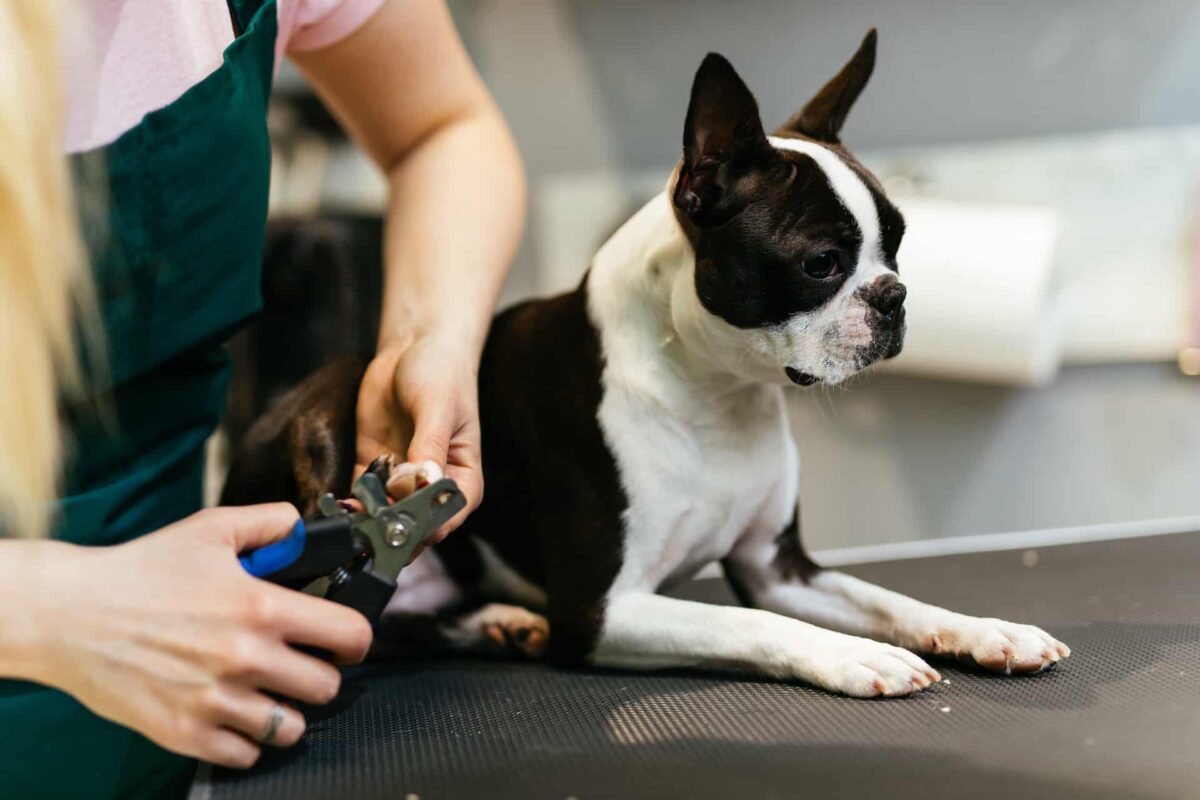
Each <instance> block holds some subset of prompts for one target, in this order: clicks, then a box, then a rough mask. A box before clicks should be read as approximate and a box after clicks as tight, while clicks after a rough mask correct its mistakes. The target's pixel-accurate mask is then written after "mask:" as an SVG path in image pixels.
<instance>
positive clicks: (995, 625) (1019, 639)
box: [924, 617, 1071, 675]
mask: <svg viewBox="0 0 1200 800" xmlns="http://www.w3.org/2000/svg"><path fill="white" fill-rule="evenodd" d="M924 644H925V647H924V649H925V650H927V651H928V652H931V653H936V654H937V655H945V656H953V657H954V658H957V659H959V660H960V661H973V662H974V663H976V664H978V665H979V666H981V667H983V668H985V669H990V670H993V671H995V672H1003V673H1005V674H1007V675H1011V674H1013V673H1024V672H1039V671H1040V670H1043V669H1045V668H1046V667H1049V666H1051V665H1053V664H1057V663H1058V662H1059V661H1061V660H1062V659H1064V658H1066V657H1067V656H1069V655H1071V648H1069V647H1067V646H1066V645H1065V644H1063V643H1062V642H1060V641H1058V640H1057V639H1055V638H1054V637H1053V636H1051V635H1050V634H1048V633H1046V632H1045V631H1044V630H1042V629H1041V628H1035V627H1034V626H1032V625H1021V624H1019V623H1016V622H1005V621H1004V620H1002V619H979V618H975V617H964V618H963V619H961V620H958V621H955V622H954V623H953V624H950V625H945V626H941V627H939V628H938V629H937V630H936V631H935V632H933V633H931V634H929V636H928V638H927V641H926V642H925V643H924Z"/></svg>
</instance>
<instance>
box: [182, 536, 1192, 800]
mask: <svg viewBox="0 0 1200 800" xmlns="http://www.w3.org/2000/svg"><path fill="white" fill-rule="evenodd" d="M979 538H980V539H981V540H982V539H987V540H992V541H994V542H995V543H996V544H998V545H1000V546H1004V547H1011V546H1012V543H1013V540H1006V539H1005V538H1003V537H979ZM1068 538H1072V537H1068ZM1074 538H1078V537H1074ZM1054 540H1055V539H1054V537H1051V538H1050V539H1049V540H1044V541H1042V543H1041V544H1040V545H1037V546H1034V544H1036V542H1035V541H1034V540H1031V539H1028V538H1027V539H1026V540H1025V542H1026V543H1027V544H1029V546H1028V547H1026V546H1022V547H1020V549H1015V550H1013V549H1005V550H999V551H992V552H976V553H969V554H963V553H960V554H956V555H943V556H931V557H921V558H908V559H905V560H896V561H889V562H882V563H870V564H857V565H852V566H847V567H844V568H845V569H846V571H848V572H851V573H853V574H855V575H858V576H860V577H862V578H866V579H868V580H872V581H877V582H879V583H882V584H884V585H886V586H888V587H890V588H893V589H897V590H899V591H902V592H905V593H908V594H912V595H915V596H917V597H919V598H921V599H924V600H928V601H930V602H934V603H938V604H941V605H944V606H948V607H950V608H953V609H956V610H959V611H963V612H967V613H972V614H979V615H995V616H999V617H1005V618H1009V619H1012V620H1015V621H1021V622H1030V623H1034V624H1038V625H1041V626H1042V627H1044V628H1046V629H1047V630H1049V631H1050V632H1051V633H1052V634H1054V635H1055V636H1057V637H1058V638H1059V639H1061V640H1062V641H1064V642H1066V643H1067V644H1068V645H1070V647H1071V648H1072V650H1073V655H1072V657H1071V658H1070V659H1068V660H1066V661H1064V662H1063V663H1062V664H1060V665H1059V666H1058V667H1057V668H1055V669H1052V670H1050V671H1048V672H1045V673H1042V674H1038V675H1032V676H1025V677H1011V678H1006V677H1003V676H996V675H988V674H983V673H979V672H976V671H973V670H971V669H968V668H964V667H959V666H958V665H956V664H952V663H948V662H943V661H939V660H933V664H934V665H935V666H936V667H937V668H938V669H939V670H940V671H941V673H942V675H943V677H944V678H945V680H944V682H943V683H942V684H940V685H938V686H935V687H933V688H932V689H929V690H927V691H924V692H920V693H918V694H915V695H913V696H911V697H907V698H901V699H894V700H852V699H848V698H844V697H836V696H834V695H830V694H826V693H824V692H821V691H818V690H815V689H810V688H808V687H805V686H797V685H787V684H782V683H774V682H769V681H763V680H754V679H745V678H739V679H735V678H730V677H726V676H717V675H711V674H696V673H685V672H670V673H651V674H631V673H624V672H606V671H598V670H570V671H567V670H558V669H553V668H549V667H546V666H543V665H539V664H518V663H507V662H498V661H497V662H487V661H473V660H446V661H426V662H408V663H396V664H388V665H375V666H369V667H362V668H357V669H355V670H352V671H349V672H348V673H347V676H346V680H345V684H344V689H343V692H342V695H341V697H340V698H339V700H338V701H336V702H335V705H334V707H331V708H328V709H322V710H320V711H317V712H314V713H313V714H311V715H310V726H309V731H308V734H307V735H306V737H305V739H304V741H303V743H302V744H301V745H299V746H297V747H296V748H294V749H292V750H290V751H271V752H269V753H268V754H266V755H265V756H264V758H263V760H262V762H261V763H260V764H259V765H258V766H257V767H256V768H255V769H254V770H252V771H250V772H248V773H241V774H239V773H237V772H233V771H228V770H211V771H210V770H207V769H202V770H201V771H200V773H199V774H198V776H197V780H196V783H195V786H194V787H193V790H192V800H239V799H240V798H279V799H280V800H300V799H302V798H328V797H335V798H347V799H349V798H381V799H382V798H388V800H393V799H395V800H414V797H415V798H419V800H447V798H472V799H474V798H486V800H505V799H507V798H514V799H515V798H520V799H521V800H526V799H529V800H536V799H537V798H554V799H555V800H566V799H567V798H577V800H598V799H599V798H612V799H613V800H624V799H625V798H672V797H680V798H714V800H715V799H717V798H720V800H729V798H737V799H738V800H741V798H746V800H750V799H751V798H797V797H813V798H822V800H823V799H824V798H831V797H833V798H838V797H847V798H858V797H868V796H873V797H888V798H892V797H913V798H916V797H943V796H954V797H969V798H972V800H982V799H983V798H1003V800H1015V799H1017V798H1040V797H1053V798H1056V800H1062V799H1063V798H1073V797H1078V798H1091V799H1092V800H1095V799H1096V798H1129V797H1153V798H1168V797H1169V798H1183V797H1200V533H1174V534H1161V535H1155V536H1144V537H1140V538H1120V539H1108V540H1104V541H1091V542H1076V543H1073V544H1058V545H1054V546H1046V541H1054ZM1057 540H1058V541H1061V540H1062V537H1058V539H1057ZM1017 541H1019V540H1017ZM909 555H911V553H909ZM681 594H683V595H685V596H689V597H693V598H700V599H706V600H713V601H717V602H729V601H730V599H731V598H730V596H729V595H728V593H727V591H726V590H725V588H724V586H723V585H722V584H721V583H720V582H719V581H715V580H707V581H697V582H694V583H693V584H691V585H689V586H688V587H687V589H686V590H685V591H684V592H681Z"/></svg>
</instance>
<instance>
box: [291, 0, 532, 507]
mask: <svg viewBox="0 0 1200 800" xmlns="http://www.w3.org/2000/svg"><path fill="white" fill-rule="evenodd" d="M296 62H297V64H298V65H299V66H300V68H301V69H302V70H303V71H304V73H305V74H306V75H307V76H308V78H309V79H310V81H311V82H312V84H313V86H314V87H315V88H316V89H317V91H318V92H319V93H320V95H321V96H322V97H323V98H324V99H325V101H326V102H327V103H328V104H329V106H330V107H331V108H332V110H333V111H334V113H335V114H336V115H337V116H338V117H339V118H340V119H341V120H342V122H343V123H344V124H345V126H346V128H347V129H348V130H349V131H350V133H351V134H352V135H353V136H354V137H355V138H356V139H357V140H358V141H359V142H360V143H361V144H362V145H363V147H364V148H365V149H366V151H367V152H368V153H370V154H371V156H372V157H373V158H374V159H375V161H376V162H377V163H378V164H379V166H380V168H381V169H383V170H384V172H385V173H386V175H387V178H388V183H389V187H390V193H389V203H388V211H387V226H386V237H387V239H386V251H385V259H386V265H385V268H386V278H385V297H384V302H383V317H382V325H381V330H380V336H379V350H378V354H377V357H376V359H375V361H374V362H373V363H372V365H371V368H370V369H369V370H368V372H367V375H366V377H365V378H364V380H363V386H362V390H361V392H360V399H359V412H358V423H359V428H358V431H359V448H358V461H359V463H360V466H362V465H365V464H366V463H368V462H369V461H370V460H372V459H373V458H374V457H375V456H377V455H379V454H381V453H383V452H394V453H407V456H406V458H407V460H408V461H410V462H413V463H418V462H422V461H426V460H430V461H434V462H436V463H437V464H438V466H439V467H445V468H446V471H447V473H448V474H449V475H450V476H451V477H453V478H455V479H456V480H457V481H458V482H459V485H460V486H461V488H462V489H463V491H464V492H465V493H466V495H467V497H468V499H469V501H470V507H471V508H473V507H474V506H475V505H477V504H478V502H479V500H480V497H481V495H482V475H481V473H480V457H479V421H478V410H477V404H476V372H477V370H478V364H479V356H480V352H481V350H482V348H483V343H484V339H485V338H486V336H487V331H488V327H489V325H490V321H491V317H492V313H493V310H494V308H495V304H496V297H497V295H498V293H499V291H500V287H501V284H502V283H503V281H504V277H505V275H506V273H507V271H508V267H509V264H510V262H511V260H512V257H513V255H514V253H515V251H516V247H517V244H518V242H519V239H520V235H521V231H522V226H523V223H524V215H525V180H524V176H523V172H522V167H521V162H520V157H519V155H518V154H517V150H516V147H515V145H514V144H513V141H512V137H511V136H510V134H509V132H508V129H507V127H506V125H505V123H504V120H503V119H502V118H501V116H500V113H499V111H498V110H497V109H496V106H495V104H494V103H493V102H492V100H491V98H490V96H489V95H488V93H487V90H486V88H485V87H484V86H483V83H482V81H481V80H480V78H479V75H478V73H476V71H475V68H474V67H473V66H472V64H471V61H470V58H469V57H468V56H467V53H466V51H465V49H464V48H463V45H462V42H461V40H460V39H459V37H458V34H457V32H456V31H455V29H454V23H453V20H452V19H451V18H450V14H449V12H448V11H447V9H446V7H445V5H444V4H443V3H442V2H440V1H438V0H389V2H385V4H384V5H383V7H382V8H381V9H380V10H379V12H378V13H376V14H375V16H374V17H372V18H371V19H370V20H368V21H367V22H366V23H365V24H364V25H363V26H362V27H361V28H360V29H359V30H357V31H356V32H355V33H353V34H351V35H350V36H349V37H347V38H346V39H343V40H342V41H340V42H338V43H336V44H334V45H332V46H330V47H328V48H325V49H322V50H318V51H314V52H310V53H304V54H302V55H300V56H298V57H297V58H296ZM414 429H415V430H414Z"/></svg>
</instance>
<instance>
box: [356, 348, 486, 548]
mask: <svg viewBox="0 0 1200 800" xmlns="http://www.w3.org/2000/svg"><path fill="white" fill-rule="evenodd" d="M459 341H461V340H459ZM477 358H478V356H477V355H476V354H475V353H474V352H473V350H472V349H471V348H470V347H464V346H462V345H460V344H456V343H455V340H454V339H452V338H451V337H444V338H442V337H438V336H436V335H429V336H424V337H421V336H418V337H414V338H405V339H400V340H393V341H392V342H391V343H389V344H386V345H384V346H383V347H382V348H380V351H379V353H378V355H376V356H375V358H374V360H372V361H371V364H370V365H369V366H368V367H367V371H366V374H365V375H364V376H363V381H362V387H361V388H360V389H359V392H358V413H357V420H358V444H357V456H356V459H355V461H356V466H355V475H358V474H360V473H361V472H362V471H363V470H364V469H366V467H367V465H369V464H370V463H371V462H372V461H374V460H375V459H376V458H377V457H379V456H381V455H385V454H396V455H398V456H401V457H403V458H404V461H405V462H406V463H408V464H411V465H413V467H415V468H417V469H425V470H426V471H427V472H436V471H441V472H443V473H444V474H446V475H447V476H448V477H451V478H453V479H454V480H455V482H456V483H457V484H458V488H459V489H460V490H461V491H462V493H463V494H464V495H465V496H466V498H467V508H466V509H465V511H463V512H461V513H459V514H458V515H457V516H455V518H454V519H452V520H451V521H450V522H449V523H447V524H446V525H445V526H444V527H443V528H442V530H440V531H439V532H438V534H437V536H436V537H435V538H434V539H433V541H434V542H437V541H441V540H442V539H443V538H444V537H445V536H446V535H447V534H448V533H449V532H450V531H452V530H454V528H456V527H458V525H460V524H461V523H462V521H463V519H465V518H466V515H467V514H469V513H470V512H471V511H472V510H474V509H475V508H476V507H477V506H478V505H479V502H480V500H482V499H483V472H482V466H481V462H480V453H479V449H480V432H479V403H478V399H477V397H478V389H477V385H476V383H477V377H476V371H475V370H476V366H475V365H476V362H477ZM427 462H433V464H434V465H436V470H435V469H432V468H430V467H429V466H428V464H427ZM413 472H415V469H414V468H412V467H410V468H408V469H407V470H406V469H404V468H403V467H402V468H401V469H399V470H396V471H395V473H394V475H395V477H396V478H397V480H393V481H389V483H388V490H389V493H391V494H392V495H394V496H403V495H405V494H407V493H408V492H409V491H411V490H412V488H413V487H412V485H411V483H410V484H409V485H404V483H405V479H406V478H409V479H411V477H412V473H413ZM428 477H429V478H430V479H436V477H437V476H436V475H429V476H428Z"/></svg>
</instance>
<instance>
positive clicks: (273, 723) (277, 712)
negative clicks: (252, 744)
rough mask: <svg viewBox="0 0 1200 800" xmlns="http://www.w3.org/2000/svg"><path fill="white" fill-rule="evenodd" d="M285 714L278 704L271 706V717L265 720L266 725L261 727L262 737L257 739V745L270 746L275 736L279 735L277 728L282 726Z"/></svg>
mask: <svg viewBox="0 0 1200 800" xmlns="http://www.w3.org/2000/svg"><path fill="white" fill-rule="evenodd" d="M286 716H287V712H286V711H284V710H283V706H282V705H280V704H279V703H276V704H275V705H273V706H271V715H270V717H268V718H267V724H266V725H264V726H263V732H262V736H259V737H258V742H259V744H271V743H272V742H274V741H275V735H276V734H278V733H279V726H280V725H282V724H283V720H284V717H286Z"/></svg>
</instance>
